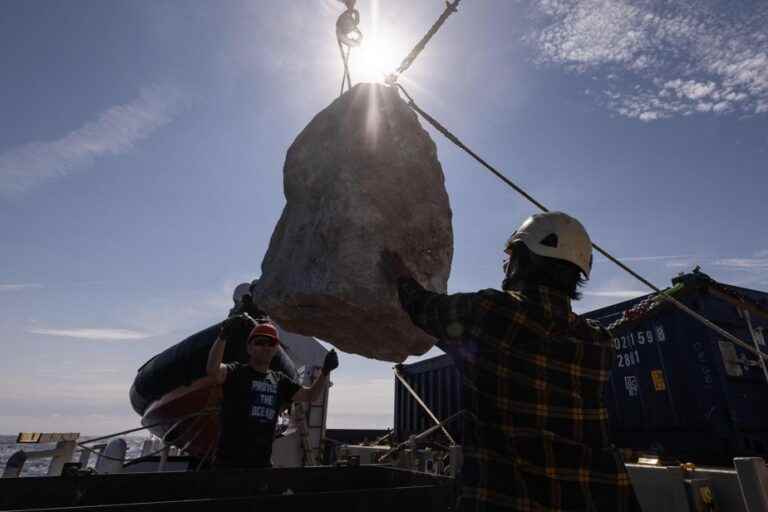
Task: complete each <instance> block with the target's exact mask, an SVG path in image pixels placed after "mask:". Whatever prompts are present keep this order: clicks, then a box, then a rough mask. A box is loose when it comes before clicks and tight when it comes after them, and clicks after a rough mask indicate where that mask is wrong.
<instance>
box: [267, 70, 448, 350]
mask: <svg viewBox="0 0 768 512" xmlns="http://www.w3.org/2000/svg"><path fill="white" fill-rule="evenodd" d="M283 172H284V187H285V197H286V206H285V209H284V210H283V213H282V216H281V217H280V220H279V222H278V224H277V226H276V228H275V231H274V233H273V234H272V240H271V242H270V245H269V249H268V251H267V254H266V256H265V257H264V261H263V262H262V277H261V278H260V279H259V282H258V284H257V285H256V286H255V290H254V292H255V293H254V294H255V299H256V301H257V303H258V304H259V305H260V306H261V307H262V308H263V309H265V310H266V311H267V312H269V314H270V315H271V316H272V317H273V318H274V319H275V320H276V321H277V322H278V323H279V324H280V325H282V326H283V327H284V328H285V329H287V330H289V331H291V332H295V333H298V334H303V335H307V336H316V337H318V338H320V339H323V340H326V341H328V342H330V343H332V344H333V345H335V346H336V347H338V348H339V349H340V350H343V351H345V352H351V353H355V354H360V355H363V356H366V357H369V358H374V359H380V360H385V361H393V362H400V361H403V360H404V359H405V358H406V357H407V356H409V355H419V354H423V353H424V352H426V351H427V350H429V349H430V348H431V347H432V346H433V345H434V343H435V341H436V340H435V339H434V338H432V337H430V336H428V335H427V334H425V333H424V332H423V331H422V330H420V329H418V328H417V327H415V326H414V325H413V324H412V323H411V321H410V319H409V318H408V316H407V315H406V314H405V313H404V312H403V311H402V309H401V308H400V304H399V301H398V298H397V289H396V286H395V284H394V283H391V282H389V281H388V280H387V279H386V278H385V276H384V275H383V274H382V273H381V270H380V267H379V259H380V253H381V250H382V249H385V248H386V249H391V250H394V251H397V252H398V253H399V254H400V255H401V256H402V257H403V259H404V260H405V262H406V263H407V264H408V265H409V267H410V268H411V269H412V270H413V271H414V273H415V274H416V277H417V279H418V280H419V281H420V282H421V284H422V285H423V286H425V287H426V288H427V289H430V290H434V291H438V292H443V293H444V292H445V290H446V284H447V281H448V275H449V272H450V266H451V258H452V257H453V232H452V229H451V216H452V212H451V208H450V204H449V202H448V194H447V193H446V190H445V183H444V181H445V177H444V175H443V171H442V168H441V166H440V162H439V161H438V160H437V149H436V146H435V143H434V142H433V141H432V139H431V138H430V137H429V135H428V134H427V132H426V131H424V129H422V127H421V126H420V124H419V122H418V120H417V118H416V115H415V114H414V113H413V112H412V111H411V110H410V109H409V108H408V106H407V105H406V104H405V102H404V101H403V100H402V99H400V97H399V96H398V94H397V92H396V91H395V90H394V89H392V88H389V87H386V86H383V85H376V84H359V85H356V86H355V87H354V88H353V89H352V90H351V91H349V92H347V93H345V94H344V95H343V96H342V97H340V98H339V99H337V100H335V101H334V102H333V103H332V104H331V105H330V106H329V107H327V108H326V109H325V110H323V111H322V112H320V113H319V114H318V115H317V116H315V118H314V119H313V120H312V121H311V122H310V123H309V125H308V126H307V127H306V128H305V129H304V131H302V132H301V134H300V135H299V136H298V137H297V138H296V140H295V141H294V142H293V144H292V145H291V147H290V148H289V149H288V154H287V156H286V160H285V168H284V170H283Z"/></svg>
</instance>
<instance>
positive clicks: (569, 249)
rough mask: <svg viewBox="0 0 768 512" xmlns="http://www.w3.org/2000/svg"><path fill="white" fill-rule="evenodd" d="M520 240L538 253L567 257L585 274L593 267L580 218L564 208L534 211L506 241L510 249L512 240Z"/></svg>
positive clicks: (588, 241) (586, 237) (559, 257)
mask: <svg viewBox="0 0 768 512" xmlns="http://www.w3.org/2000/svg"><path fill="white" fill-rule="evenodd" d="M517 241H520V242H523V243H524V244H525V246H526V247H528V249H530V251H531V252H532V253H534V254H538V255H539V256H546V257H548V258H556V259H558V260H565V261H570V262H571V263H573V264H574V265H576V266H577V267H579V268H580V269H581V270H582V271H583V272H584V275H585V276H586V277H589V272H590V270H592V241H591V240H590V239H589V235H588V234H587V230H586V229H584V226H582V225H581V222H579V221H578V220H576V219H574V218H573V217H571V216H570V215H566V214H565V213H563V212H548V213H537V214H536V215H533V216H531V217H528V218H527V219H526V220H525V222H523V223H522V224H521V225H520V227H519V228H518V229H517V231H515V232H514V233H512V236H511V237H509V240H508V241H507V248H506V252H507V253H509V251H510V245H511V244H512V243H513V242H517Z"/></svg>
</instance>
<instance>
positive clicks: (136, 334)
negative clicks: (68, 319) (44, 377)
mask: <svg viewBox="0 0 768 512" xmlns="http://www.w3.org/2000/svg"><path fill="white" fill-rule="evenodd" d="M27 332H29V333H32V334H43V335H46V336H61V337H64V338H78V339H84V340H99V341H122V340H143V339H145V338H149V337H150V336H152V335H151V334H149V333H146V332H141V331H132V330H130V329H29V330H28V331H27Z"/></svg>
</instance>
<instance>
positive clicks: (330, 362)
mask: <svg viewBox="0 0 768 512" xmlns="http://www.w3.org/2000/svg"><path fill="white" fill-rule="evenodd" d="M338 367H339V356H338V354H336V351H335V350H331V351H330V352H328V353H327V354H326V355H325V361H324V362H323V370H322V371H321V372H320V376H319V377H318V378H317V379H316V380H315V382H313V383H312V385H311V386H309V387H306V386H305V387H302V388H301V389H299V390H298V391H297V392H296V393H295V394H294V395H293V399H292V400H293V401H294V402H314V401H315V400H316V399H317V397H318V396H320V393H322V392H323V390H324V389H325V384H326V383H327V382H328V376H329V375H330V374H331V372H332V371H333V370H335V369H336V368H338Z"/></svg>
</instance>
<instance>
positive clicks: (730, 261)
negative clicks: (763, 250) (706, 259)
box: [714, 258, 768, 270]
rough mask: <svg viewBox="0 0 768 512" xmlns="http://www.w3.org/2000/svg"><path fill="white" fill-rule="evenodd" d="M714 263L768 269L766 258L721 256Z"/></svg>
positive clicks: (745, 268)
mask: <svg viewBox="0 0 768 512" xmlns="http://www.w3.org/2000/svg"><path fill="white" fill-rule="evenodd" d="M714 264H715V265H717V266H720V267H729V268H732V269H744V270H763V269H764V270H768V258H722V259H719V260H716V261H715V263H714Z"/></svg>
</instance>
